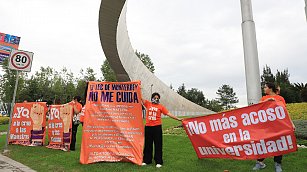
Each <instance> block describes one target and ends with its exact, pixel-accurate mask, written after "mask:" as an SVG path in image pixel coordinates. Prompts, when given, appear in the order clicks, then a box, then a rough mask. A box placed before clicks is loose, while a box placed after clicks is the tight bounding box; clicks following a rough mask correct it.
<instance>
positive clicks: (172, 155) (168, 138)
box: [0, 118, 307, 172]
mask: <svg viewBox="0 0 307 172" xmlns="http://www.w3.org/2000/svg"><path fill="white" fill-rule="evenodd" d="M179 124H180V123H179V122H177V121H175V120H172V119H169V118H166V119H163V131H164V135H163V144H164V145H163V150H164V152H163V160H164V165H163V167H162V168H161V169H156V167H155V166H154V165H148V166H137V165H134V164H131V163H104V162H101V163H95V164H90V165H81V164H80V163H79V155H80V143H81V130H82V127H81V125H80V126H79V131H78V137H77V150H76V151H72V152H63V151H59V150H52V149H47V148H45V147H26V146H18V145H10V146H9V149H10V150H11V152H10V154H9V155H8V156H9V157H11V158H12V159H14V160H16V161H19V162H21V163H23V164H25V165H27V166H29V167H30V168H32V169H34V170H37V171H38V172H41V171H54V172H62V171H71V172H82V171H90V172H95V171H97V172H98V171H99V172H101V171H108V172H109V171H110V172H111V171H154V170H157V171H172V172H173V171H176V172H177V171H189V172H193V171H210V172H215V171H216V172H221V171H223V170H226V169H227V170H229V171H230V172H238V171H244V172H245V171H252V170H251V169H252V167H253V166H254V163H255V161H250V160H249V161H239V160H228V159H198V158H197V156H196V153H195V151H194V149H193V147H192V145H191V142H190V140H189V139H188V137H187V136H186V134H185V133H184V131H183V128H176V127H175V126H178V125H179ZM6 127H7V125H6ZM174 127H175V128H174ZM1 128H5V127H3V126H0V130H1ZM4 142H5V135H2V136H0V146H1V148H3V146H4ZM299 143H306V140H299ZM306 157H307V149H299V150H298V151H297V152H295V153H291V154H288V155H285V156H284V158H283V170H284V171H306V168H307V161H306ZM265 162H266V164H267V167H266V169H264V170H261V171H262V172H266V171H270V172H271V171H274V163H273V159H272V158H268V159H266V160H265Z"/></svg>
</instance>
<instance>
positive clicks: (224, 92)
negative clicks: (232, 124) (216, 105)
mask: <svg viewBox="0 0 307 172" xmlns="http://www.w3.org/2000/svg"><path fill="white" fill-rule="evenodd" d="M216 94H217V95H218V96H219V98H217V100H218V101H219V102H220V103H221V105H222V107H223V108H224V109H226V110H228V109H230V108H235V107H236V106H234V105H233V104H235V103H238V102H239V99H238V98H237V97H236V93H235V92H234V91H233V88H232V87H230V86H229V85H226V84H224V85H222V86H221V87H220V88H219V89H218V90H217V92H216Z"/></svg>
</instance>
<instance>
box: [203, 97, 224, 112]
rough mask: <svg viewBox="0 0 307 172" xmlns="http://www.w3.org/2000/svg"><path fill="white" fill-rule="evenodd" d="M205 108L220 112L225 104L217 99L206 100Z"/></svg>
mask: <svg viewBox="0 0 307 172" xmlns="http://www.w3.org/2000/svg"><path fill="white" fill-rule="evenodd" d="M205 108H207V109H210V110H212V111H214V112H220V111H222V110H223V106H222V105H221V102H219V101H218V100H215V99H212V100H206V105H205Z"/></svg>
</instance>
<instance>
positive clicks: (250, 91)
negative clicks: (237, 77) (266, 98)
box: [241, 0, 261, 105]
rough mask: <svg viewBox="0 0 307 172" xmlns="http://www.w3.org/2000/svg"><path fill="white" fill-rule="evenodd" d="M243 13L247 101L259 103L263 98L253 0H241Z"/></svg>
mask: <svg viewBox="0 0 307 172" xmlns="http://www.w3.org/2000/svg"><path fill="white" fill-rule="evenodd" d="M241 13H242V36H243V48H244V63H245V78H246V89H247V102H248V104H249V105H251V104H255V103H258V102H259V100H260V98H261V86H260V72H259V61H258V51H257V41H256V29H255V23H254V21H253V12H252V3H251V0H241Z"/></svg>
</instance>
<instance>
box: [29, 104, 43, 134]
mask: <svg viewBox="0 0 307 172" xmlns="http://www.w3.org/2000/svg"><path fill="white" fill-rule="evenodd" d="M44 115H45V113H44V106H42V105H40V104H39V103H35V104H33V106H32V107H31V112H30V117H31V118H32V121H33V130H34V131H38V130H42V125H43V120H44Z"/></svg>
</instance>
